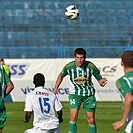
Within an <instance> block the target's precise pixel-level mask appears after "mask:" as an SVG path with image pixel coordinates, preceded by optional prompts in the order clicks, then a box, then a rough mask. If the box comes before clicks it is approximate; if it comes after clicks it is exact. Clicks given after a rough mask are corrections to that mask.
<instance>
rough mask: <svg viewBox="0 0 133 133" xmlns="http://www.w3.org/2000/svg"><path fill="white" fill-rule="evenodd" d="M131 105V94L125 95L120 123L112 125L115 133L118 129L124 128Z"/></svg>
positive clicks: (132, 101) (132, 98)
mask: <svg viewBox="0 0 133 133" xmlns="http://www.w3.org/2000/svg"><path fill="white" fill-rule="evenodd" d="M132 103H133V95H132V94H131V93H127V94H126V95H125V101H124V110H123V115H122V119H121V120H120V121H117V122H115V123H113V126H114V130H116V131H117V130H119V128H121V127H122V126H124V124H125V122H126V120H127V118H128V116H129V113H130V111H131V108H132Z"/></svg>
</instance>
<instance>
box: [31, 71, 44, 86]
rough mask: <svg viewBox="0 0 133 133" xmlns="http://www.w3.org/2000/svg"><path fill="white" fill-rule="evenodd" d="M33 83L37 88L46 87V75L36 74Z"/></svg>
mask: <svg viewBox="0 0 133 133" xmlns="http://www.w3.org/2000/svg"><path fill="white" fill-rule="evenodd" d="M33 83H34V84H35V87H38V86H44V84H45V77H44V75H43V74H41V73H37V74H35V75H34V78H33Z"/></svg>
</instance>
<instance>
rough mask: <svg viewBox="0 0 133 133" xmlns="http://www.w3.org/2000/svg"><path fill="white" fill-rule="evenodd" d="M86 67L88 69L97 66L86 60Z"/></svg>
mask: <svg viewBox="0 0 133 133" xmlns="http://www.w3.org/2000/svg"><path fill="white" fill-rule="evenodd" d="M85 65H86V66H87V67H95V64H94V63H93V62H91V61H87V60H85Z"/></svg>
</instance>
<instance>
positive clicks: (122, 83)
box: [116, 78, 132, 97]
mask: <svg viewBox="0 0 133 133" xmlns="http://www.w3.org/2000/svg"><path fill="white" fill-rule="evenodd" d="M116 87H117V88H118V89H119V91H120V93H121V94H122V96H123V97H124V96H125V95H126V94H127V93H132V90H131V89H130V87H129V86H128V83H127V82H126V80H124V79H123V78H121V79H118V80H117V81H116Z"/></svg>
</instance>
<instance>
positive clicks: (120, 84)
mask: <svg viewBox="0 0 133 133" xmlns="http://www.w3.org/2000/svg"><path fill="white" fill-rule="evenodd" d="M125 78H126V77H125V75H124V76H121V77H120V78H118V79H117V80H116V86H117V88H118V89H120V88H121V87H122V84H123V83H124V84H125V82H126V80H125Z"/></svg>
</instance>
